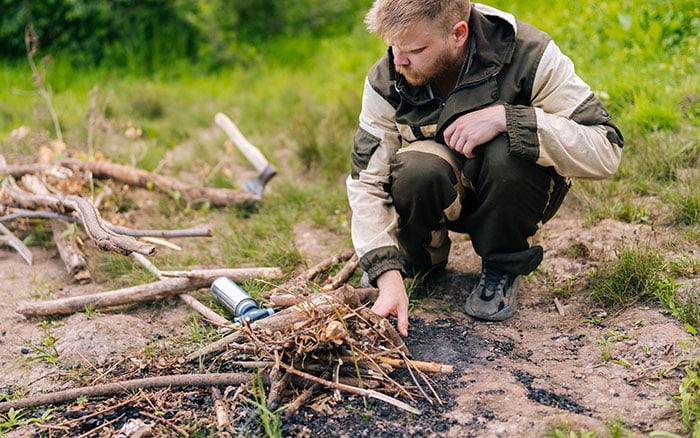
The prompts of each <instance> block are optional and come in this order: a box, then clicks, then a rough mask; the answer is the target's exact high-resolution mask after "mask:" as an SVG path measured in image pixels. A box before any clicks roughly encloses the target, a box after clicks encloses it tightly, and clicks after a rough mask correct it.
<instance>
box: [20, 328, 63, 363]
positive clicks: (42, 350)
mask: <svg viewBox="0 0 700 438" xmlns="http://www.w3.org/2000/svg"><path fill="white" fill-rule="evenodd" d="M37 327H40V328H41V329H43V331H44V337H43V339H42V340H41V341H40V342H39V345H34V344H31V343H29V344H27V348H28V349H29V350H30V351H33V352H34V353H36V356H32V357H29V358H27V359H26V361H27V362H44V363H47V364H49V365H53V366H60V365H61V361H60V359H59V354H58V350H57V349H56V341H58V338H57V337H56V336H55V335H54V334H53V333H52V332H51V329H50V327H49V322H48V321H46V320H44V321H41V322H39V323H37Z"/></svg>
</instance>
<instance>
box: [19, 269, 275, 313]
mask: <svg viewBox="0 0 700 438" xmlns="http://www.w3.org/2000/svg"><path fill="white" fill-rule="evenodd" d="M234 271H235V272H234ZM229 273H230V274H232V275H231V276H230V277H231V278H232V279H233V280H234V281H246V280H252V279H254V278H279V277H280V276H281V275H282V271H281V270H280V269H279V268H241V269H237V270H233V269H232V270H230V271H229ZM216 278H217V277H193V278H187V277H176V278H165V279H163V280H160V281H156V282H153V283H148V284H142V285H138V286H131V287H127V288H123V289H117V290H113V291H107V292H99V293H95V294H90V295H81V296H77V297H69V298H62V299H57V300H50V301H42V302H38V303H25V304H23V305H20V307H19V308H18V309H17V310H16V312H17V313H20V314H22V315H24V316H26V317H34V316H51V315H67V314H70V313H76V312H82V311H84V310H85V308H87V307H90V306H91V307H93V308H94V309H101V308H106V307H113V306H120V305H123V304H130V303H138V302H145V301H153V300H158V299H163V298H166V297H170V296H173V295H179V294H181V293H182V292H184V291H187V290H195V289H201V288H206V287H209V286H211V283H212V282H213V281H214V280H215V279H216Z"/></svg>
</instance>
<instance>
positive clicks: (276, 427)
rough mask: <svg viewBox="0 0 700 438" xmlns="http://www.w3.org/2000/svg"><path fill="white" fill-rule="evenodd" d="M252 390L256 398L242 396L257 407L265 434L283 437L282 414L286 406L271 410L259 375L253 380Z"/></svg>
mask: <svg viewBox="0 0 700 438" xmlns="http://www.w3.org/2000/svg"><path fill="white" fill-rule="evenodd" d="M252 392H253V398H254V400H251V399H249V398H247V397H242V398H243V400H245V401H246V402H247V403H249V404H251V405H253V406H255V408H256V409H257V411H258V415H259V418H260V422H261V426H262V428H263V430H264V433H265V436H266V437H268V438H277V437H282V429H281V416H282V411H283V410H284V408H285V406H281V407H279V408H277V409H275V410H271V409H270V408H269V407H268V406H267V399H266V397H265V387H264V386H263V383H262V380H261V379H260V378H259V376H258V379H257V380H255V381H253V386H252Z"/></svg>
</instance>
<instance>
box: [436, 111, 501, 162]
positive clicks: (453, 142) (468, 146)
mask: <svg viewBox="0 0 700 438" xmlns="http://www.w3.org/2000/svg"><path fill="white" fill-rule="evenodd" d="M501 132H506V109H505V107H504V106H503V105H496V106H490V107H488V108H484V109H480V110H478V111H474V112H471V113H467V114H465V115H463V116H460V117H459V118H457V120H455V121H454V122H452V124H451V125H450V126H448V127H447V129H445V132H444V133H443V137H445V144H446V145H447V146H448V147H449V148H450V149H454V150H455V151H457V152H459V153H460V154H462V155H464V156H465V157H467V158H474V157H475V156H476V155H474V149H475V148H476V147H477V146H481V145H482V144H484V143H488V142H490V141H491V140H493V139H494V138H496V136H497V135H498V134H500V133H501Z"/></svg>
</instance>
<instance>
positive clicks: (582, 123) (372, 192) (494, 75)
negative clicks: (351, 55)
mask: <svg viewBox="0 0 700 438" xmlns="http://www.w3.org/2000/svg"><path fill="white" fill-rule="evenodd" d="M469 33H470V37H469V43H468V44H469V45H470V47H471V53H470V55H469V56H470V59H469V62H468V69H467V71H466V72H465V74H464V77H463V79H462V81H461V82H460V84H459V85H458V86H457V87H456V88H455V89H454V90H453V91H452V92H451V93H450V95H449V96H448V97H447V99H446V100H444V101H443V100H442V99H440V98H439V97H436V96H434V95H433V93H432V90H431V89H430V86H420V87H416V86H412V85H410V84H409V83H408V82H406V80H405V79H404V78H403V77H402V76H401V75H400V74H398V73H396V71H395V70H394V64H393V60H392V55H391V50H389V51H388V52H387V54H385V55H384V57H382V58H381V59H380V60H379V61H378V62H377V63H376V64H375V65H374V66H373V67H372V68H371V70H370V71H369V73H368V75H367V78H366V80H365V88H364V93H363V99H362V111H361V113H360V125H359V129H358V131H357V134H356V136H355V140H354V145H353V149H352V156H351V165H352V169H351V174H350V176H349V177H348V179H347V181H346V184H347V191H348V199H349V202H350V206H351V208H352V238H353V244H354V247H355V250H356V252H357V254H358V256H359V257H360V264H361V266H362V267H363V269H364V270H365V271H367V272H368V273H369V276H370V279H371V280H374V279H375V278H376V277H377V276H379V275H380V274H381V273H382V272H385V271H387V270H391V269H399V270H400V269H401V264H400V259H399V252H398V244H397V240H396V230H397V223H398V221H397V219H398V217H397V214H396V211H395V210H394V208H393V206H392V202H391V197H390V195H389V192H388V185H389V182H390V174H389V163H390V162H391V158H392V156H393V155H394V154H395V153H396V151H397V150H398V149H399V148H400V147H401V146H402V144H405V143H411V142H413V141H416V140H427V139H434V140H435V141H438V142H440V143H444V140H443V138H442V132H443V131H444V130H445V128H446V127H447V126H449V125H450V123H451V122H452V121H454V120H455V119H456V118H457V117H459V116H460V115H462V114H465V113H468V112H470V111H473V110H477V109H480V108H484V107H487V106H490V105H496V104H503V105H504V106H505V108H506V122H507V133H506V134H507V136H508V138H509V143H510V147H509V154H511V155H512V156H517V157H521V158H522V159H524V160H530V161H533V162H535V163H537V164H539V165H541V166H543V167H552V168H554V169H555V170H556V172H557V173H559V175H561V176H563V177H567V178H571V177H577V178H592V179H600V178H606V177H608V176H610V175H612V174H613V173H614V172H615V171H616V170H617V167H618V165H619V163H620V158H621V155H622V145H623V138H622V135H621V133H620V132H619V130H618V129H617V127H616V126H615V125H614V124H613V123H612V122H611V121H610V116H609V114H608V112H607V110H606V109H605V107H604V106H603V104H602V102H601V101H600V100H599V99H598V98H597V97H596V96H595V95H594V94H593V92H592V91H591V88H590V87H589V86H588V85H587V84H586V83H585V82H584V81H583V80H582V79H581V78H579V77H578V76H577V75H576V73H575V71H574V65H573V63H572V62H571V60H570V59H569V58H568V57H566V56H565V55H564V54H562V52H561V51H560V50H559V48H558V47H557V46H556V44H555V43H554V42H553V41H552V39H551V38H550V37H549V36H548V35H547V34H545V33H544V32H542V31H539V30H537V29H535V28H534V27H532V26H530V25H528V24H525V23H523V22H520V21H517V20H515V18H514V17H513V16H512V15H511V14H508V13H505V12H502V11H499V10H497V9H494V8H491V7H489V6H485V5H480V4H474V5H473V8H472V14H471V17H470V19H469Z"/></svg>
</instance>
